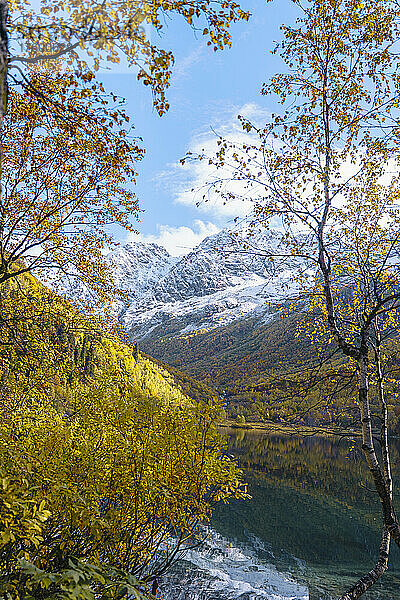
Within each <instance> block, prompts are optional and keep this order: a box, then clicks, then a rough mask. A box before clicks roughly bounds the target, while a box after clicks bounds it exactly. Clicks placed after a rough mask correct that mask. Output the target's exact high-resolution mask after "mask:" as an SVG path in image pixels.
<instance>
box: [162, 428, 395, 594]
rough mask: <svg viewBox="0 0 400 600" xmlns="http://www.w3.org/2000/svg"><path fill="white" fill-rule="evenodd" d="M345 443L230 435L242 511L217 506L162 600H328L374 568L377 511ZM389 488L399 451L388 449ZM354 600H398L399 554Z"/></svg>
mask: <svg viewBox="0 0 400 600" xmlns="http://www.w3.org/2000/svg"><path fill="white" fill-rule="evenodd" d="M351 446H352V444H351V443H349V442H348V441H345V440H331V439H327V438H317V437H308V438H304V437H287V436H278V435H266V434H256V433H254V432H251V431H244V430H232V431H231V432H230V434H229V435H228V452H229V453H231V454H234V455H235V456H236V457H237V458H238V460H239V463H240V465H241V466H242V467H243V468H244V469H245V472H246V478H247V481H248V482H249V492H250V493H251V495H252V500H250V501H236V502H232V503H230V504H229V505H226V506H220V507H218V509H217V510H216V512H215V513H214V516H213V518H212V522H211V523H210V526H209V529H208V535H207V536H206V541H205V543H204V544H203V545H202V546H201V547H198V548H196V549H192V550H190V551H189V552H188V553H187V554H186V555H185V557H184V559H183V560H181V561H180V562H179V563H178V564H177V565H176V567H175V570H174V572H173V573H171V574H170V575H169V576H168V577H167V578H165V579H164V581H163V582H162V586H161V590H160V591H161V595H162V597H163V598H166V599H167V600H332V599H333V598H337V597H338V596H339V595H340V594H341V593H343V592H344V591H345V590H346V589H347V588H348V587H350V585H351V584H352V583H354V581H355V580H356V579H358V577H360V576H361V575H363V574H364V573H365V571H366V570H367V569H369V568H370V567H371V566H372V565H373V564H375V560H376V555H377V549H378V547H379V538H380V532H379V527H380V513H379V511H380V507H379V502H378V499H377V497H376V494H375V493H374V492H371V491H369V488H371V489H372V484H371V481H370V479H369V474H368V472H367V470H366V469H365V465H364V461H363V457H362V456H361V455H360V454H359V453H358V452H357V450H356V449H355V448H352V447H351ZM392 456H393V467H394V469H393V470H394V474H395V479H397V480H398V479H399V478H398V475H399V465H400V462H399V451H398V447H397V446H396V445H395V444H393V445H392ZM363 598H365V599H367V598H368V599H369V600H399V599H400V552H399V550H398V548H397V547H393V548H392V556H391V564H390V569H389V571H388V573H386V574H385V575H384V577H383V578H382V579H381V580H380V582H378V584H376V585H375V586H374V588H373V591H371V592H370V593H369V594H366V595H365V596H364V597H363Z"/></svg>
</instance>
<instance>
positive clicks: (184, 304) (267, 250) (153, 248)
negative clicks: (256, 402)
mask: <svg viewBox="0 0 400 600" xmlns="http://www.w3.org/2000/svg"><path fill="white" fill-rule="evenodd" d="M279 237H280V236H278V235H277V234H274V233H273V232H264V233H263V234H262V235H261V234H259V235H258V237H257V238H255V239H252V241H251V245H250V246H249V247H248V248H245V249H244V248H243V245H242V243H241V242H239V241H238V240H235V237H232V235H231V234H230V233H229V232H228V231H226V230H224V231H221V232H219V233H217V234H215V235H212V236H209V237H208V238H206V239H204V240H203V241H202V242H201V243H200V244H199V245H198V246H197V247H196V248H195V249H194V250H193V251H192V252H190V253H189V254H187V255H186V256H184V257H182V258H175V257H172V256H170V255H169V254H168V252H167V251H166V250H165V249H164V248H162V247H160V246H158V245H157V244H154V243H151V244H145V243H142V242H133V243H130V244H127V245H126V246H122V247H119V248H118V249H117V250H116V251H114V252H113V253H111V254H110V255H109V257H108V259H109V260H110V262H111V264H112V265H113V270H114V275H115V278H116V281H117V283H118V285H119V286H120V287H121V288H122V289H124V290H125V291H127V292H128V299H129V301H128V303H127V304H125V305H124V306H123V307H122V306H121V307H120V319H121V321H122V322H123V323H124V325H125V326H126V328H127V329H128V330H129V332H130V335H131V337H132V339H135V340H138V341H140V340H143V339H144V338H146V337H148V336H150V335H152V336H153V335H157V336H185V335H190V334H194V333H196V332H200V331H204V330H210V329H216V328H218V327H221V326H225V325H228V324H229V323H231V322H233V321H236V320H238V319H242V318H246V317H249V316H254V315H255V314H258V315H259V316H260V317H262V318H263V320H265V319H267V320H268V319H269V318H270V314H271V312H275V311H274V310H273V309H272V308H271V306H273V305H274V304H277V303H282V302H283V301H284V300H285V299H286V298H287V297H288V296H292V295H293V294H294V293H295V291H296V287H297V286H296V283H295V280H294V273H295V270H296V261H295V260H294V259H287V260H286V261H284V262H281V264H280V266H279V267H276V265H273V264H272V262H271V261H270V258H269V254H272V253H274V252H275V253H276V250H277V244H278V240H279Z"/></svg>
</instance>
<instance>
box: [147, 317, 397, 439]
mask: <svg viewBox="0 0 400 600" xmlns="http://www.w3.org/2000/svg"><path fill="white" fill-rule="evenodd" d="M313 327H315V325H313V324H312V316H311V315H309V314H306V313H303V312H301V311H298V312H294V313H292V314H290V315H286V316H284V315H283V314H282V315H281V316H280V315H279V314H277V315H276V316H275V318H273V319H271V320H270V321H268V322H265V321H264V322H263V321H261V322H260V319H258V318H252V319H242V320H238V321H236V322H234V323H231V324H230V325H228V326H226V327H220V328H218V329H214V330H211V331H205V332H197V333H193V334H188V335H186V336H181V337H176V338H168V337H165V338H161V339H158V340H157V339H154V338H152V337H151V336H149V337H148V338H147V339H146V340H144V341H143V342H142V343H141V347H142V348H144V349H145V351H146V352H149V353H150V354H152V355H153V356H156V357H157V358H159V359H161V360H163V361H165V362H166V363H169V364H170V365H173V366H174V367H176V368H177V369H179V370H180V371H183V372H185V373H188V374H189V375H190V376H192V377H193V378H195V379H198V380H199V381H201V382H203V383H205V384H206V385H208V386H209V387H210V388H212V389H214V390H215V391H216V393H218V394H219V396H220V397H222V398H223V400H224V403H225V411H226V415H227V416H229V417H234V418H236V416H237V415H238V414H243V415H244V416H245V417H246V419H247V420H250V421H252V420H272V421H278V422H295V423H297V422H300V423H303V424H311V425H325V426H326V425H332V424H335V425H339V426H344V425H346V426H355V425H356V420H357V416H358V407H357V405H356V388H355V382H356V379H355V378H356V374H355V369H354V365H352V364H351V362H350V361H346V360H344V359H343V358H342V357H340V356H338V353H337V351H335V349H334V347H332V345H329V344H322V345H320V344H319V343H315V344H314V343H312V335H308V334H307V331H309V332H312V331H313ZM390 355H391V357H390V358H388V360H387V365H386V373H387V375H388V376H390V377H391V378H392V380H393V382H395V381H396V380H397V379H398V378H399V369H398V367H397V364H398V360H397V356H398V344H397V342H396V340H395V339H394V340H393V342H392V344H391V351H390ZM399 416H400V410H399V408H398V407H397V404H396V405H394V404H393V403H392V404H391V406H390V426H391V428H392V429H393V430H395V431H396V432H397V431H398V430H399V425H400V423H399Z"/></svg>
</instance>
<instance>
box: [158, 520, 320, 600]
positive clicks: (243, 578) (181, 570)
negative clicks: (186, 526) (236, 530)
mask: <svg viewBox="0 0 400 600" xmlns="http://www.w3.org/2000/svg"><path fill="white" fill-rule="evenodd" d="M206 533H207V537H206V540H205V542H204V543H203V544H202V545H201V546H200V547H198V548H196V549H191V550H187V551H186V552H185V555H184V558H182V559H181V560H180V561H179V562H178V563H177V564H176V566H175V567H174V569H173V572H172V574H170V575H168V577H166V578H165V580H164V581H163V582H162V584H161V586H160V588H161V589H160V592H161V593H160V597H162V598H167V599H168V600H261V599H262V600H308V599H309V594H308V590H307V588H306V587H304V586H303V585H300V584H299V583H297V582H296V581H295V580H294V579H293V578H292V577H291V575H290V574H289V573H281V572H279V571H278V570H277V568H276V567H275V566H274V564H272V562H271V559H273V555H272V553H271V552H270V551H269V550H268V549H267V548H266V547H265V545H264V543H263V542H262V540H260V539H258V538H255V537H251V538H249V543H248V544H243V545H242V544H239V543H237V542H234V541H232V540H228V539H227V538H224V537H223V536H222V535H220V534H219V533H217V532H216V531H214V530H213V529H211V528H210V529H208V531H207V532H206Z"/></svg>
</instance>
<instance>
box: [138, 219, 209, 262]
mask: <svg viewBox="0 0 400 600" xmlns="http://www.w3.org/2000/svg"><path fill="white" fill-rule="evenodd" d="M157 229H158V234H157V235H142V234H141V235H139V236H135V237H134V238H133V237H132V236H128V239H127V242H129V241H140V242H145V243H154V244H158V245H159V246H164V248H166V249H167V250H168V252H169V253H170V254H171V255H172V256H182V255H184V254H187V253H188V252H190V250H192V249H193V248H194V247H195V246H197V245H198V244H200V242H201V241H202V240H203V239H204V238H206V237H207V236H209V235H212V234H214V233H218V231H220V228H219V227H217V226H216V225H215V224H214V223H211V222H209V221H208V222H206V223H205V222H204V221H200V220H196V221H194V223H193V226H192V227H185V226H181V227H171V226H170V225H157Z"/></svg>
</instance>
